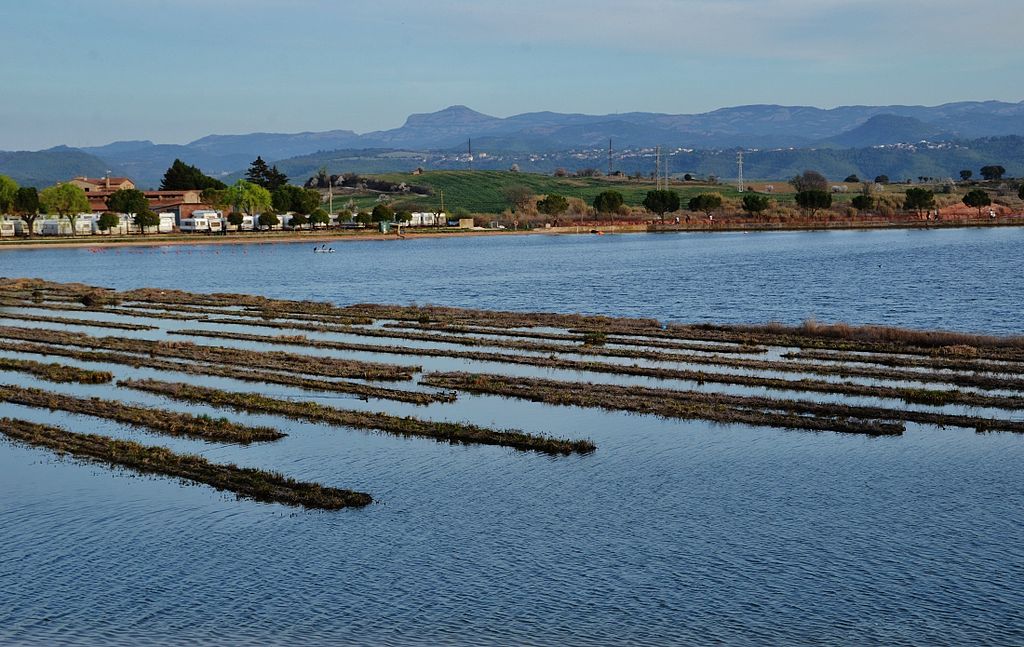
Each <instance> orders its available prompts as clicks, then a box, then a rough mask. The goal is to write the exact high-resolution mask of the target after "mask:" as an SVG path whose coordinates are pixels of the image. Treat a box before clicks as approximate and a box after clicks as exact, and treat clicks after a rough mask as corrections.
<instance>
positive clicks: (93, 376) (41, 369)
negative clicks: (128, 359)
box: [0, 342, 114, 384]
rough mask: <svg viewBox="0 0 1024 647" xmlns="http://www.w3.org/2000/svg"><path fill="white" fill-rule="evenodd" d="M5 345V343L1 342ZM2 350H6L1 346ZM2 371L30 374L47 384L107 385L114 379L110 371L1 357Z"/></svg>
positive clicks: (0, 368) (0, 367) (0, 366)
mask: <svg viewBox="0 0 1024 647" xmlns="http://www.w3.org/2000/svg"><path fill="white" fill-rule="evenodd" d="M0 344H3V342H0ZM0 350H6V349H4V348H2V346H0ZM0 371H16V372H19V373H28V374H30V375H34V376H36V377H38V378H39V379H41V380H46V381H47V382H78V383H79V384H106V383H107V382H110V381H111V380H113V379H114V376H113V375H112V374H111V373H110V372H109V371H93V370H89V369H86V368H79V367H77V366H67V365H65V364H57V363H52V364H44V363H42V362H34V361H32V360H30V359H12V358H9V357H0Z"/></svg>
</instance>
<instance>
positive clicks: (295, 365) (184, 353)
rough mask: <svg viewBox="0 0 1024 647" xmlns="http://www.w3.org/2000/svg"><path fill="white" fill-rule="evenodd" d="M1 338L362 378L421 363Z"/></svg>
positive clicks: (45, 332)
mask: <svg viewBox="0 0 1024 647" xmlns="http://www.w3.org/2000/svg"><path fill="white" fill-rule="evenodd" d="M0 338H6V339H16V340H21V341H28V342H42V343H46V344H50V345H63V346H75V347H79V348H91V349H97V350H113V351H121V352H129V353H138V354H142V355H150V356H154V357H172V358H176V359H186V360H192V361H196V362H205V363H209V364H229V365H240V366H245V367H250V368H262V369H270V370H280V371H285V372H290V373H302V374H306V375H320V376H326V377H342V378H358V379H365V380H387V381H407V380H411V379H412V376H413V374H414V373H417V372H418V371H419V370H420V368H421V367H418V366H398V365H395V364H380V363H376V362H361V361H357V360H345V359H338V358H332V357H313V356H310V355H301V354H295V353H283V352H263V351H249V350H242V349H238V348H228V347H221V346H209V345H204V344H194V343H192V342H162V341H152V340H148V339H122V338H119V337H92V336H90V335H84V334H80V333H67V332H62V331H59V330H50V329H33V328H17V327H10V326H6V327H4V326H0Z"/></svg>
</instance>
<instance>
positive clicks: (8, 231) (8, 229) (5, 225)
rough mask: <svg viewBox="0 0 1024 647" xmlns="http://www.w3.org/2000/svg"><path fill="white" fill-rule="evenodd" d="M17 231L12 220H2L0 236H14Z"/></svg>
mask: <svg viewBox="0 0 1024 647" xmlns="http://www.w3.org/2000/svg"><path fill="white" fill-rule="evenodd" d="M16 233H17V231H15V229H14V222H12V221H10V220H4V221H2V222H0V237H3V238H8V237H10V236H14V235H15V234H16Z"/></svg>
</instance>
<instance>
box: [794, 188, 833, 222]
mask: <svg viewBox="0 0 1024 647" xmlns="http://www.w3.org/2000/svg"><path fill="white" fill-rule="evenodd" d="M796 203H797V205H799V206H800V208H801V209H803V210H805V211H808V212H810V215H811V216H812V217H813V216H814V214H816V213H817V212H818V211H819V210H821V209H828V208H829V207H831V206H832V194H831V193H829V192H828V191H819V190H817V189H812V190H808V191H801V192H799V193H797V194H796Z"/></svg>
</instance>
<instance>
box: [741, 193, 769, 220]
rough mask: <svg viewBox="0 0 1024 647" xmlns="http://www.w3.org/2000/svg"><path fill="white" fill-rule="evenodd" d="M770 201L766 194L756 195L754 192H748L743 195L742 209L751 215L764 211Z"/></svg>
mask: <svg viewBox="0 0 1024 647" xmlns="http://www.w3.org/2000/svg"><path fill="white" fill-rule="evenodd" d="M769 204H771V201H770V200H769V199H768V196H766V195H758V194H756V193H748V194H746V195H744V196H743V210H744V211H746V212H747V213H749V214H750V215H751V216H756V215H757V214H759V213H761V212H762V211H765V210H766V209H767V208H768V206H769Z"/></svg>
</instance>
